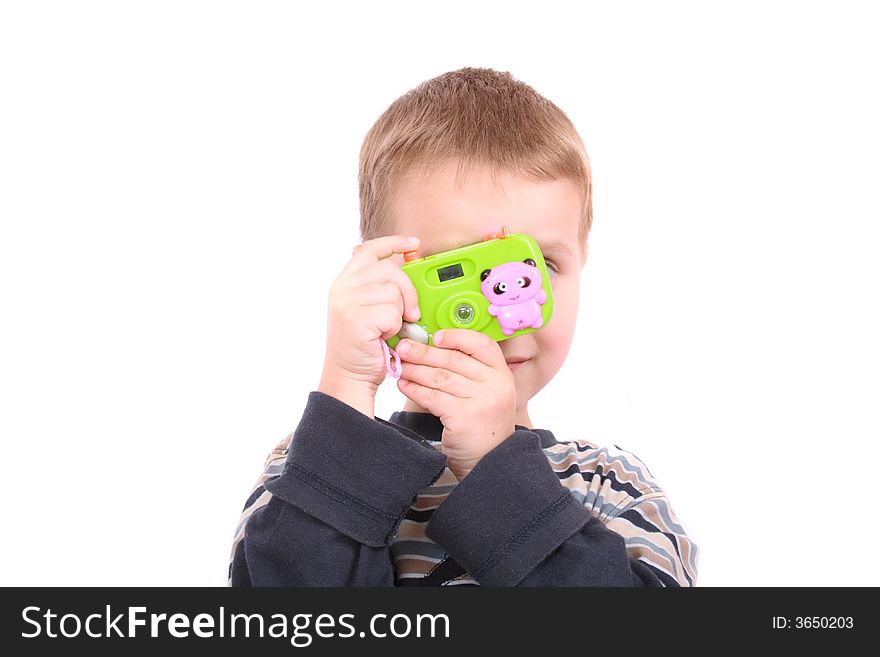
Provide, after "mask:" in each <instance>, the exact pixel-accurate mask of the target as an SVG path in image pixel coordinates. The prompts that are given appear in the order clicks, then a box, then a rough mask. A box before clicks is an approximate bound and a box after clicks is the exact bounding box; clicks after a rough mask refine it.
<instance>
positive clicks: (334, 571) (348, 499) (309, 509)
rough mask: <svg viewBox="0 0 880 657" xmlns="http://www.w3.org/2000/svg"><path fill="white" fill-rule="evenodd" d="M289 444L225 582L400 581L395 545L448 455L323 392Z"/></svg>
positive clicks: (251, 502) (272, 464)
mask: <svg viewBox="0 0 880 657" xmlns="http://www.w3.org/2000/svg"><path fill="white" fill-rule="evenodd" d="M283 445H284V443H282V445H280V446H279V448H276V450H275V451H274V452H273V455H274V458H273V455H270V458H269V460H268V461H267V468H266V473H265V474H264V476H263V477H262V478H261V481H260V482H258V485H257V486H256V488H255V489H254V491H253V492H252V493H251V495H250V497H249V498H248V501H247V503H246V504H245V509H244V511H243V513H242V520H241V522H240V523H239V528H238V531H237V532H236V538H235V540H234V545H233V552H232V558H231V563H230V568H229V582H228V583H229V584H230V585H231V586H393V585H394V566H393V562H392V559H391V554H390V551H389V548H388V545H389V543H390V541H391V538H392V537H393V536H394V533H395V532H396V531H397V527H398V526H399V524H400V522H401V520H402V519H403V517H404V515H405V513H406V511H407V509H408V508H409V506H410V504H411V503H412V500H413V498H415V496H416V494H417V493H418V491H419V490H421V489H422V488H424V487H426V486H429V485H430V484H432V483H433V482H434V481H436V480H437V479H438V478H439V477H440V475H441V474H442V473H443V470H444V468H445V466H446V457H445V456H443V455H442V454H441V453H439V452H438V451H437V450H436V449H434V448H432V447H431V446H430V445H428V444H426V443H424V442H421V441H419V440H417V439H415V438H414V437H413V436H410V435H407V434H404V433H402V432H400V431H397V430H396V429H394V428H392V427H390V426H388V424H387V423H382V422H379V421H377V420H376V419H371V418H368V417H367V416H366V415H364V414H363V413H361V412H359V411H357V410H355V409H354V408H352V407H350V406H348V405H347V404H345V403H343V402H341V401H339V400H337V399H335V398H334V397H331V396H330V395H326V394H324V393H321V392H318V391H314V392H311V393H310V394H309V399H308V402H307V404H306V408H305V411H304V413H303V417H302V419H301V420H300V423H299V425H298V426H297V428H296V431H294V433H293V436H292V439H291V440H290V441H289V447H284V446H283ZM285 450H286V457H285V458H284V461H283V465H282V464H281V462H280V458H279V457H280V456H281V455H282V454H283V453H284V451H285ZM278 470H280V472H278Z"/></svg>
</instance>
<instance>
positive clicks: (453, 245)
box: [407, 224, 574, 258]
mask: <svg viewBox="0 0 880 657" xmlns="http://www.w3.org/2000/svg"><path fill="white" fill-rule="evenodd" d="M507 226H508V228H510V232H511V233H527V234H529V235H531V236H532V237H534V238H535V241H536V242H537V243H538V246H539V247H540V249H541V253H543V254H544V255H548V254H565V255H570V256H573V255H574V252H573V251H572V247H571V246H570V245H569V244H568V243H567V242H565V241H563V240H558V239H553V238H546V237H543V236H541V235H535V234H534V233H533V232H529V231H526V230H517V229H516V228H515V227H514V226H511V225H509V224H507ZM500 230H501V227H500V226H499V227H498V228H496V229H494V230H493V231H491V232H490V233H487V234H485V235H479V236H473V237H470V238H467V239H463V240H450V239H448V235H446V236H443V237H441V238H438V239H434V240H431V239H430V238H427V239H425V238H422V237H421V236H419V235H416V237H419V238H420V240H421V246H420V247H419V255H421V256H422V257H423V258H424V257H426V256H430V255H434V254H435V253H442V252H444V251H451V250H452V249H457V248H459V247H461V246H467V245H469V244H474V243H475V242H479V241H481V240H483V239H484V238H485V237H487V236H488V235H491V234H492V233H494V232H500ZM407 234H409V233H407Z"/></svg>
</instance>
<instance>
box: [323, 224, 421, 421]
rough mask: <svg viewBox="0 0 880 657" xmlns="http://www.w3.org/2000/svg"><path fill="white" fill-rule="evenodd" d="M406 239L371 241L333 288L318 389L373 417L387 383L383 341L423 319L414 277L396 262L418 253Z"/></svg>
mask: <svg viewBox="0 0 880 657" xmlns="http://www.w3.org/2000/svg"><path fill="white" fill-rule="evenodd" d="M418 244H419V241H418V239H416V238H413V240H412V241H411V239H410V238H407V237H403V236H400V235H391V236H387V237H380V238H377V239H374V240H368V241H366V242H364V243H363V244H361V245H359V246H357V247H355V249H354V252H353V255H352V258H351V260H350V261H349V262H348V264H347V265H346V266H345V268H344V269H343V270H342V273H341V274H340V275H339V276H338V277H337V278H336V280H335V281H333V284H332V285H331V287H330V294H329V300H328V304H327V351H326V355H325V358H324V371H323V374H322V375H321V384H320V385H319V386H318V390H319V391H321V392H324V393H326V394H328V395H332V396H333V397H336V398H337V399H339V400H340V401H343V402H345V403H346V404H348V405H349V406H352V407H354V408H356V409H358V410H359V411H361V412H362V413H364V414H365V415H367V416H369V417H371V418H372V417H373V411H374V402H375V397H376V390H377V389H378V387H379V384H381V383H382V381H384V380H385V358H384V353H383V350H382V345H381V344H379V340H380V339H381V340H386V339H388V338H390V337H391V336H392V335H396V334H397V333H398V332H399V331H400V327H401V326H402V325H403V320H404V318H406V320H407V321H411V322H414V321H416V320H418V319H419V315H418V296H417V294H416V289H415V287H414V286H413V284H412V281H411V280H410V279H409V277H408V276H407V275H406V274H405V273H404V272H403V270H402V269H401V268H400V267H399V266H398V265H397V264H396V263H395V262H394V261H392V260H390V257H391V256H392V255H394V254H395V253H405V252H407V251H412V250H414V249H417V248H418Z"/></svg>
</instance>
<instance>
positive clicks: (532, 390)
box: [391, 164, 587, 427]
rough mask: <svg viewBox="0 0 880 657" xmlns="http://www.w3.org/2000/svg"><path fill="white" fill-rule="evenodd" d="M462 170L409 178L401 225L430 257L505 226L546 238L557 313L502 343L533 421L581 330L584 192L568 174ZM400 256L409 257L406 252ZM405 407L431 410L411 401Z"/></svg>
mask: <svg viewBox="0 0 880 657" xmlns="http://www.w3.org/2000/svg"><path fill="white" fill-rule="evenodd" d="M456 171H457V168H456V167H455V165H453V164H448V165H441V166H438V167H435V168H433V169H431V170H430V171H429V172H428V173H427V174H419V175H413V176H409V177H407V178H405V179H404V180H402V181H401V182H400V184H399V185H398V187H397V192H396V196H395V199H394V201H393V205H392V208H391V211H392V213H393V215H392V216H393V217H394V218H395V221H396V231H395V232H396V233H397V234H400V235H412V236H415V237H418V238H419V239H420V240H421V245H420V247H419V255H420V256H422V257H424V256H429V255H432V254H434V253H439V252H441V251H447V250H449V249H453V248H456V247H459V246H464V245H466V244H473V243H474V242H479V241H481V240H482V239H483V238H484V237H486V236H487V235H490V234H492V233H496V232H500V230H501V227H502V226H504V225H506V226H508V227H509V228H510V232H511V233H526V234H529V235H531V236H532V237H534V238H535V240H536V241H537V242H538V245H539V246H540V247H541V252H542V253H543V254H544V259H545V260H546V261H547V268H548V271H549V273H550V280H551V284H552V286H553V317H552V318H551V320H550V321H549V322H548V323H547V324H546V325H545V326H543V327H542V328H540V329H538V330H536V331H534V332H532V333H527V334H525V335H519V336H517V337H515V338H509V339H507V340H503V341H501V342H500V343H499V345H500V347H501V352H502V353H503V354H504V358H505V360H507V362H508V367H510V369H511V371H512V372H513V376H514V379H515V381H516V394H517V414H516V422H517V424H521V425H523V426H527V427H532V425H531V421H530V419H529V417H528V410H527V408H526V406H527V404H528V402H529V400H530V399H531V398H532V397H534V396H535V394H537V392H538V391H539V390H541V389H542V388H543V387H544V386H545V385H546V384H547V383H548V382H549V381H550V379H552V378H553V376H554V375H555V374H556V372H558V371H559V368H560V367H562V363H563V362H564V361H565V357H566V356H567V355H568V350H569V348H570V346H571V340H572V337H573V335H574V329H575V323H576V320H577V311H578V299H579V296H580V276H581V271H582V270H583V266H584V264H585V262H586V255H587V254H586V249H582V248H581V246H580V244H579V240H578V226H579V224H580V216H581V212H582V209H583V204H582V201H581V195H580V192H579V191H578V188H577V187H576V186H575V184H574V183H573V182H571V181H568V180H559V181H551V182H535V181H532V180H529V179H527V178H520V177H516V176H513V175H508V176H503V177H500V178H499V181H498V184H497V185H496V184H494V183H493V181H492V179H491V177H490V173H489V171H488V169H476V170H474V171H473V172H471V173H469V174H467V175H466V176H463V177H462V179H461V181H459V182H457V181H456ZM393 259H394V260H395V262H397V264H403V256H402V255H395V256H394V257H393ZM554 269H555V270H556V271H555V272H554V271H553V270H554ZM512 361H524V362H522V363H521V364H518V365H515V364H511V363H512ZM404 410H406V411H419V412H427V411H425V409H422V408H419V407H418V406H417V405H416V404H415V403H414V402H413V401H411V400H407V403H406V405H405V406H404Z"/></svg>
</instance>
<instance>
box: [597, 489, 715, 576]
mask: <svg viewBox="0 0 880 657" xmlns="http://www.w3.org/2000/svg"><path fill="white" fill-rule="evenodd" d="M606 526H607V527H608V529H610V530H612V531H614V532H616V533H617V534H620V535H621V536H623V539H624V542H625V544H626V552H627V555H628V556H629V558H630V559H632V560H634V561H639V562H641V563H642V564H644V565H645V566H647V567H649V568H650V569H651V570H652V571H654V574H655V575H657V577H658V578H659V579H660V581H662V582H663V583H664V584H665V585H667V586H694V585H695V584H696V579H697V558H698V549H697V546H696V544H695V543H694V542H693V541H692V540H691V539H690V538H689V537H688V535H687V533H685V531H684V528H683V527H682V526H681V525H680V524H679V522H678V520H677V518H676V517H675V513H674V512H673V510H672V507H671V506H670V504H669V500H667V499H666V494H665V493H664V492H663V491H662V490H652V491H650V492H644V493H642V494H640V495H639V497H638V498H636V499H635V500H633V502H632V503H630V504H629V505H628V506H627V507H626V508H625V509H623V510H622V511H620V512H619V513H616V514H614V516H613V517H612V518H611V519H610V520H609V521H608V522H607V524H606Z"/></svg>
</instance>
